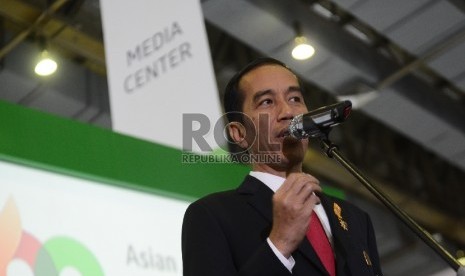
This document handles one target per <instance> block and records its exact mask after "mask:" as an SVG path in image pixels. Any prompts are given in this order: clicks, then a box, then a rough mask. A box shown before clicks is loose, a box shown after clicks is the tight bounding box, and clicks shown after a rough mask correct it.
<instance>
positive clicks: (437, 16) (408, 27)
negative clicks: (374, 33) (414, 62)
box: [386, 1, 465, 55]
mask: <svg viewBox="0 0 465 276" xmlns="http://www.w3.org/2000/svg"><path fill="white" fill-rule="evenodd" d="M464 23H465V16H464V14H463V13H462V12H461V11H460V10H459V9H457V8H456V7H455V6H454V5H452V4H451V3H449V2H448V1H436V2H435V3H434V5H431V6H427V8H426V9H422V10H421V12H418V13H417V14H415V16H412V17H410V18H409V19H408V20H405V23H403V24H400V25H396V27H395V28H391V29H390V30H389V31H388V32H387V33H386V35H387V36H388V37H389V38H390V39H392V40H393V41H395V42H396V43H398V44H399V45H400V46H402V47H404V48H405V49H407V50H408V51H410V52H411V53H414V54H417V55H420V54H422V53H424V52H425V51H426V50H428V49H429V48H430V47H433V46H434V45H435V44H436V43H438V42H439V41H441V40H443V39H444V38H446V37H447V36H449V35H450V34H451V33H453V32H454V31H457V29H459V28H460V27H463V25H464Z"/></svg>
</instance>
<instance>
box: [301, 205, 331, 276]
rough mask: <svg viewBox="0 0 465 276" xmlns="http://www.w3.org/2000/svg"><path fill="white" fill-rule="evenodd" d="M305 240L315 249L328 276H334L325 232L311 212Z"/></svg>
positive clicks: (329, 246) (329, 245)
mask: <svg viewBox="0 0 465 276" xmlns="http://www.w3.org/2000/svg"><path fill="white" fill-rule="evenodd" d="M307 239H308V240H309V241H310V243H311V244H312V246H313V249H315V252H316V254H317V255H318V257H319V258H320V260H321V262H322V263H323V265H324V267H325V268H326V270H327V271H328V272H329V275H330V276H335V275H336V267H335V264H334V255H333V250H332V248H331V244H330V243H329V240H328V237H327V236H326V233H325V230H323V226H322V225H321V222H320V219H319V218H318V216H317V215H316V214H315V212H312V217H311V219H310V227H308V231H307Z"/></svg>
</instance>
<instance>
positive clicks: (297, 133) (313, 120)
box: [289, 101, 352, 140]
mask: <svg viewBox="0 0 465 276" xmlns="http://www.w3.org/2000/svg"><path fill="white" fill-rule="evenodd" d="M351 111H352V103H351V102H350V101H343V102H339V103H335V104H332V105H328V106H323V107H320V108H318V109H315V110H313V111H310V112H309V113H305V114H300V115H297V116H295V117H294V118H292V120H291V122H290V123H289V135H290V136H291V137H293V138H295V139H298V140H301V139H305V138H309V137H311V138H314V137H319V136H322V135H325V130H328V129H329V128H331V127H333V126H335V125H338V124H340V123H342V122H344V121H345V119H347V117H349V114H350V112H351Z"/></svg>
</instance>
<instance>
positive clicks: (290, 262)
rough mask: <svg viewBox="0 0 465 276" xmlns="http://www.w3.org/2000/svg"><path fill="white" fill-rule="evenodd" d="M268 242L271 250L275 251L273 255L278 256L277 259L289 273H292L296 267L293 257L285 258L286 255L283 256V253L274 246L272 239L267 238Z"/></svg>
mask: <svg viewBox="0 0 465 276" xmlns="http://www.w3.org/2000/svg"><path fill="white" fill-rule="evenodd" d="M266 241H267V242H268V244H269V245H270V247H271V250H273V253H274V254H275V255H276V257H278V259H279V260H280V261H281V263H282V264H283V265H284V266H285V267H286V268H287V269H288V270H289V272H291V273H292V269H293V268H294V265H295V260H294V258H293V257H292V255H291V256H290V257H289V259H288V258H286V257H284V255H283V254H281V252H279V250H278V248H276V246H274V244H273V242H272V241H271V240H270V238H267V239H266Z"/></svg>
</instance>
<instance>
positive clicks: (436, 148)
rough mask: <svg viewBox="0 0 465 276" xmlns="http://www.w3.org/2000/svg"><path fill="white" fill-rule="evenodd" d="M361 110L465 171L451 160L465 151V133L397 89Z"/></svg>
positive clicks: (386, 92) (463, 165) (464, 163)
mask: <svg viewBox="0 0 465 276" xmlns="http://www.w3.org/2000/svg"><path fill="white" fill-rule="evenodd" d="M362 111H364V112H367V113H368V114H370V115H371V116H373V117H374V118H376V119H378V120H379V121H381V122H384V123H385V124H387V125H389V126H391V127H392V128H394V129H396V130H397V131H399V132H400V133H403V134H404V135H406V136H407V137H410V138H411V139H415V140H416V141H417V142H418V143H419V144H422V145H423V146H425V147H426V148H429V149H430V150H432V151H433V152H435V153H436V154H438V155H439V156H442V157H443V158H444V159H446V160H448V161H450V162H453V163H455V164H456V165H457V166H459V167H461V168H462V169H465V162H457V161H458V160H455V159H453V158H452V156H454V155H456V154H459V153H461V152H463V151H465V135H464V133H463V132H460V131H457V130H456V129H455V127H454V126H452V125H450V124H449V123H448V122H445V121H443V120H441V119H440V118H438V117H436V116H434V115H432V114H431V113H430V112H429V111H428V110H426V109H424V108H422V107H421V106H418V105H416V104H415V103H414V102H412V101H411V100H410V99H408V98H407V97H405V96H403V95H401V94H399V93H398V92H396V91H394V90H390V91H385V92H383V93H380V96H379V97H378V98H376V99H375V100H373V101H371V102H369V103H368V104H367V105H366V106H364V107H362Z"/></svg>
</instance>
